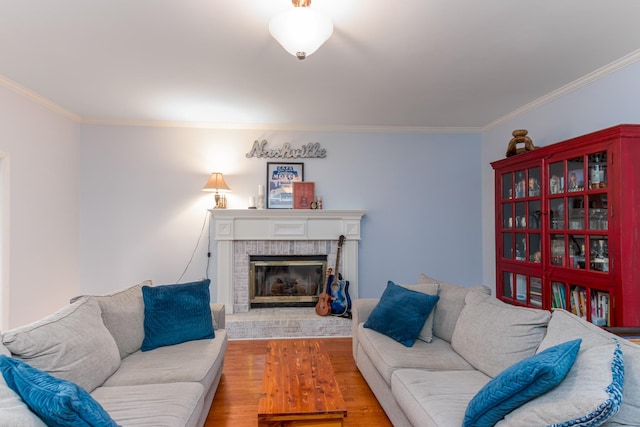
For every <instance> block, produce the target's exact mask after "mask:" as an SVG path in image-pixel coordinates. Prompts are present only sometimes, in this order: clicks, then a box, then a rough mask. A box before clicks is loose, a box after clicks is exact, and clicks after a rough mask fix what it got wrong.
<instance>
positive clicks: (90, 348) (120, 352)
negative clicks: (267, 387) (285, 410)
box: [0, 282, 227, 427]
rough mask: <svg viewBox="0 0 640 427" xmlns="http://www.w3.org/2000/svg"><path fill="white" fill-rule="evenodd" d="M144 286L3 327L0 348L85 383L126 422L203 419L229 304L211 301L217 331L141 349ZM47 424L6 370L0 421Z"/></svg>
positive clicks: (0, 382) (219, 362)
mask: <svg viewBox="0 0 640 427" xmlns="http://www.w3.org/2000/svg"><path fill="white" fill-rule="evenodd" d="M142 286H151V283H150V282H143V283H140V284H138V285H136V286H133V287H130V288H128V289H125V290H123V291H120V292H116V293H114V294H111V295H105V296H82V297H78V298H75V299H74V300H72V302H71V303H70V304H69V305H68V306H66V307H64V308H62V309H61V310H59V311H58V312H56V313H54V314H52V315H50V316H47V317H46V318H44V319H42V320H40V321H37V322H34V323H32V324H30V325H26V326H23V327H20V328H16V329H13V330H10V331H7V332H5V333H4V334H2V345H1V346H0V354H5V355H8V356H13V358H14V359H19V360H22V361H24V362H26V363H27V364H28V365H29V366H33V367H35V368H37V369H39V370H41V371H44V372H47V373H49V374H51V375H53V376H54V377H56V378H62V379H64V380H67V381H71V382H73V383H74V384H77V385H79V386H80V387H81V388H82V389H84V390H86V391H87V392H89V393H90V395H91V397H92V398H93V399H94V400H95V401H97V402H98V403H99V404H100V405H101V406H102V408H104V410H105V411H106V412H107V413H108V415H109V416H110V417H111V418H112V419H113V421H115V422H116V423H117V424H118V425H120V426H123V427H126V426H136V427H139V426H149V427H159V426H166V427H170V426H171V427H173V426H176V427H178V426H179V427H184V426H203V425H204V423H205V420H206V417H207V414H208V412H209V408H210V406H211V403H212V401H213V397H214V394H215V392H216V389H217V387H218V384H219V382H220V378H221V374H222V367H223V361H224V354H225V350H226V347H227V334H226V331H225V310H224V305H222V304H211V305H210V308H211V319H212V321H213V328H214V332H215V338H213V339H196V340H192V341H187V342H182V343H179V344H175V345H166V346H160V347H158V348H155V349H153V350H151V351H141V350H140V348H141V344H142V342H143V339H144V337H145V329H144V316H145V312H144V301H143V294H142ZM204 304H206V305H208V300H207V302H206V303H204ZM205 310H206V308H205ZM44 425H45V424H44V423H43V422H42V421H41V420H40V419H39V418H38V417H37V416H36V415H35V414H34V413H33V412H31V411H30V410H29V408H28V407H27V406H26V405H25V403H24V402H23V400H22V399H20V397H19V396H18V395H17V394H16V393H14V392H13V391H12V390H11V389H10V388H9V387H8V386H7V383H6V382H5V381H4V378H3V376H2V375H0V426H22V427H28V426H44Z"/></svg>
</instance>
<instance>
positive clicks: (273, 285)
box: [249, 255, 327, 307]
mask: <svg viewBox="0 0 640 427" xmlns="http://www.w3.org/2000/svg"><path fill="white" fill-rule="evenodd" d="M326 271H327V257H326V255H317V256H316V255H311V256H302V255H294V256H251V257H250V259H249V289H250V299H251V301H250V302H251V306H252V307H258V306H262V307H265V306H293V307H295V306H312V305H315V303H316V302H317V300H318V293H319V292H320V289H322V288H323V286H324V284H325V282H326Z"/></svg>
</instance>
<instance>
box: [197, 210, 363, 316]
mask: <svg viewBox="0 0 640 427" xmlns="http://www.w3.org/2000/svg"><path fill="white" fill-rule="evenodd" d="M209 212H210V213H211V220H212V224H213V227H212V229H211V238H212V239H215V241H216V246H215V251H214V253H215V258H216V263H215V265H216V273H215V277H214V280H213V284H212V286H213V289H212V291H213V292H214V294H215V295H216V299H215V301H217V302H220V303H223V304H225V309H226V312H227V314H231V313H242V312H248V311H249V310H250V308H251V307H252V306H253V304H254V301H251V300H252V299H254V297H256V295H255V293H254V295H253V296H252V295H251V289H250V288H251V287H250V285H249V282H250V277H249V276H250V271H249V270H250V260H251V259H252V257H259V256H262V257H265V256H287V257H291V256H310V255H315V256H322V257H324V259H325V260H326V263H327V265H330V266H333V265H335V261H336V252H337V247H338V238H339V237H340V235H344V236H345V241H344V245H343V246H342V252H341V257H340V264H341V267H340V272H341V273H342V275H343V276H344V277H345V279H346V280H349V284H350V285H349V293H350V296H351V299H356V298H358V242H359V241H360V221H361V220H362V217H363V216H364V215H365V211H363V210H320V209H315V210H312V209H244V210H243V209H211V210H210V211H209ZM323 270H324V271H326V266H325V267H323ZM321 276H322V280H324V273H322V274H321ZM322 283H324V282H322ZM285 288H286V289H285ZM309 288H311V286H310V287H309ZM270 289H271V288H270ZM275 290H278V289H277V286H276V288H275ZM285 292H292V287H291V286H290V285H287V286H283V287H282V292H281V293H285ZM257 296H258V297H260V296H265V297H269V296H272V295H260V293H259V292H258V295H257ZM307 297H310V298H311V299H312V301H313V298H314V296H309V295H306V296H305V298H307ZM262 302H266V301H264V300H263V301H262ZM306 302H309V301H306ZM314 305H315V304H314Z"/></svg>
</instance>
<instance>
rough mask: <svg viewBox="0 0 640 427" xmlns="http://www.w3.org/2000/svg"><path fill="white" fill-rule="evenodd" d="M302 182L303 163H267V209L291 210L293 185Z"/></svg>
mask: <svg viewBox="0 0 640 427" xmlns="http://www.w3.org/2000/svg"><path fill="white" fill-rule="evenodd" d="M301 181H304V163H282V162H268V163H267V208H268V209H293V183H294V182H301Z"/></svg>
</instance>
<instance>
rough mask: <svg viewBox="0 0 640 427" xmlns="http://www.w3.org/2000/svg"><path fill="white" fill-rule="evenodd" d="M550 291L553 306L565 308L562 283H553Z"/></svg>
mask: <svg viewBox="0 0 640 427" xmlns="http://www.w3.org/2000/svg"><path fill="white" fill-rule="evenodd" d="M551 292H552V297H553V301H552V306H553V308H562V309H565V310H566V309H567V304H566V299H565V293H564V285H563V284H561V283H554V284H553V285H552V286H551Z"/></svg>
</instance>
